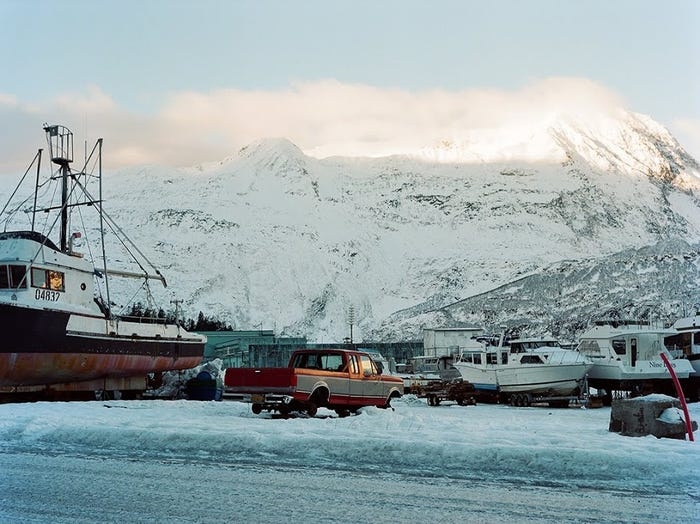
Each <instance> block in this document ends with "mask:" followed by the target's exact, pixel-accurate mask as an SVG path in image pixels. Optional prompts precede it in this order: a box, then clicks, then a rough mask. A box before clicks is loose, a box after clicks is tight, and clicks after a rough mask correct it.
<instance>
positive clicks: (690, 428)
mask: <svg viewBox="0 0 700 524" xmlns="http://www.w3.org/2000/svg"><path fill="white" fill-rule="evenodd" d="M661 360H663V361H664V364H665V365H666V369H668V372H669V373H670V374H671V378H672V379H673V385H674V386H675V387H676V393H678V400H680V401H681V407H682V408H683V414H684V415H685V429H686V431H687V432H688V440H690V441H691V442H694V441H695V438H694V437H693V423H692V422H691V421H690V413H688V404H686V403H685V395H684V394H683V388H682V387H681V383H680V382H679V381H678V377H677V376H676V372H675V371H674V370H673V366H672V365H671V362H669V360H668V357H667V356H666V354H665V353H661Z"/></svg>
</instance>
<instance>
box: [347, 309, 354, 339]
mask: <svg viewBox="0 0 700 524" xmlns="http://www.w3.org/2000/svg"><path fill="white" fill-rule="evenodd" d="M348 324H350V345H351V346H352V326H353V325H354V324H355V306H353V305H351V306H350V307H349V308H348Z"/></svg>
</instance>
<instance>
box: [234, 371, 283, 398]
mask: <svg viewBox="0 0 700 524" xmlns="http://www.w3.org/2000/svg"><path fill="white" fill-rule="evenodd" d="M224 385H225V386H226V391H228V392H231V393H287V392H291V391H292V390H293V388H294V387H295V386H296V377H295V375H294V369H293V368H228V369H227V370H226V375H225V377H224Z"/></svg>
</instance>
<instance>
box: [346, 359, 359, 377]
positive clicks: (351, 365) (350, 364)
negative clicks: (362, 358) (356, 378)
mask: <svg viewBox="0 0 700 524" xmlns="http://www.w3.org/2000/svg"><path fill="white" fill-rule="evenodd" d="M348 367H349V368H350V373H353V374H355V375H357V374H358V373H359V371H358V370H359V367H358V366H357V357H356V356H355V355H348Z"/></svg>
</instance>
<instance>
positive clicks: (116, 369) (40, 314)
mask: <svg viewBox="0 0 700 524" xmlns="http://www.w3.org/2000/svg"><path fill="white" fill-rule="evenodd" d="M44 130H45V132H46V135H47V140H48V145H49V151H50V155H51V161H52V163H53V164H54V165H56V166H57V168H56V170H55V172H52V173H51V175H50V177H49V178H48V179H46V180H40V178H41V175H40V171H41V169H40V167H41V153H42V150H39V152H38V153H37V155H36V156H35V157H34V160H33V162H32V164H31V165H30V166H29V168H28V169H27V172H25V176H24V177H22V180H21V181H20V183H19V185H18V186H17V188H16V189H15V191H14V192H13V194H12V196H11V197H10V200H9V201H8V204H7V205H6V206H5V208H4V209H3V211H2V215H5V214H7V219H6V221H5V230H4V231H3V232H1V233H0V332H2V334H3V336H2V341H1V342H0V391H1V392H4V393H16V392H27V393H31V392H41V391H52V392H60V391H64V392H85V391H92V392H95V391H124V392H126V391H139V390H141V391H142V390H144V389H145V387H146V377H147V375H148V374H149V373H159V372H163V371H171V370H181V369H189V368H192V367H194V366H196V365H198V364H199V363H200V362H201V360H202V356H203V352H204V345H205V343H206V337H204V336H202V335H199V334H194V333H188V332H187V331H185V330H184V329H183V328H182V327H181V326H180V325H179V322H178V321H177V319H176V321H175V322H171V323H166V322H165V321H163V320H161V319H153V318H130V317H126V316H123V315H119V314H117V313H115V312H114V311H113V310H112V305H113V304H112V302H111V298H110V291H109V289H110V288H109V282H110V280H111V279H112V278H115V277H121V278H138V279H142V280H143V282H144V287H145V288H146V289H148V282H149V281H150V280H154V279H155V280H158V281H160V282H161V283H162V284H163V285H164V286H165V285H166V281H165V278H164V277H163V275H162V274H161V273H160V272H159V271H158V270H157V269H155V268H154V267H152V265H151V264H150V262H149V261H148V260H147V259H146V258H145V257H144V256H143V255H142V254H141V252H140V251H139V250H138V248H136V247H135V246H133V248H132V249H130V250H129V251H130V252H131V253H137V254H139V255H140V258H141V259H142V260H137V261H136V263H137V264H138V266H137V270H135V271H131V270H122V269H110V268H108V267H107V257H106V252H105V243H104V240H105V239H104V237H105V226H109V227H110V228H111V229H112V231H113V232H114V234H115V235H118V236H119V237H120V240H121V241H122V243H124V242H126V243H129V244H132V243H131V241H130V240H129V239H128V238H127V237H126V235H125V234H124V233H123V231H121V229H119V227H118V226H116V224H114V223H113V221H112V220H111V218H110V217H109V216H108V215H107V214H106V213H105V211H104V208H103V201H102V158H101V157H102V139H99V140H98V141H97V143H96V144H95V147H94V148H93V150H92V152H91V154H90V156H89V158H87V159H86V161H85V166H87V165H89V164H90V163H92V165H94V166H95V169H96V170H97V173H88V172H86V169H85V168H83V170H81V171H79V172H76V171H74V170H72V169H71V167H70V164H71V163H72V161H73V134H72V133H71V131H70V130H69V129H68V128H66V127H64V126H56V125H51V126H48V125H47V126H45V127H44ZM35 164H36V180H35V183H34V190H33V191H32V193H31V195H30V196H29V197H28V198H27V199H26V200H24V201H23V202H21V203H20V204H19V205H17V206H15V207H14V208H12V207H10V204H11V202H13V197H15V196H16V195H18V193H19V189H20V188H21V186H22V184H23V181H24V179H25V178H26V177H27V174H28V173H29V172H30V170H31V169H32V166H33V165H35ZM90 183H92V184H94V183H97V184H99V189H98V191H99V193H98V196H97V197H93V196H92V194H91V191H90V190H89V189H88V187H89V184H90ZM51 184H54V185H55V184H57V185H58V189H57V191H56V194H57V195H59V197H58V202H57V203H54V202H48V203H47V202H45V201H42V200H41V197H42V195H46V194H49V195H50V194H51V191H50V190H49V189H48V188H49V186H50V185H51ZM83 208H90V209H92V210H94V211H95V212H96V214H97V215H98V222H97V223H96V224H93V228H92V230H91V231H98V236H99V245H100V247H101V255H102V265H101V266H97V265H96V264H95V261H94V260H88V258H89V257H86V256H84V255H85V254H84V253H80V252H78V251H77V250H76V248H75V244H76V241H78V239H80V238H81V237H82V236H83V235H84V234H87V233H88V230H85V231H83V232H82V233H81V232H74V233H72V234H70V235H69V233H68V232H69V230H70V229H69V228H70V227H71V226H74V225H75V224H80V225H82V221H83V220H84V217H82V218H81V219H77V220H76V221H75V223H72V220H71V217H72V213H73V212H75V211H77V210H80V209H83ZM25 210H26V211H27V213H26V214H27V215H31V216H30V217H29V218H30V223H31V226H30V228H29V229H22V228H19V229H14V230H8V227H9V226H12V225H13V224H14V225H16V223H17V222H18V220H17V215H18V214H21V212H22V211H25ZM40 218H43V219H44V220H43V224H44V226H43V227H44V230H43V231H40V230H39V229H40V227H39V222H40V220H39V219H40ZM3 219H5V217H4V216H3ZM25 220H26V219H25ZM56 230H58V231H57V239H56V241H54V240H51V239H50V238H49V235H52V234H53V235H56ZM90 251H92V250H90ZM149 266H150V267H151V269H148V268H149ZM176 309H177V304H176ZM176 316H177V315H176Z"/></svg>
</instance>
